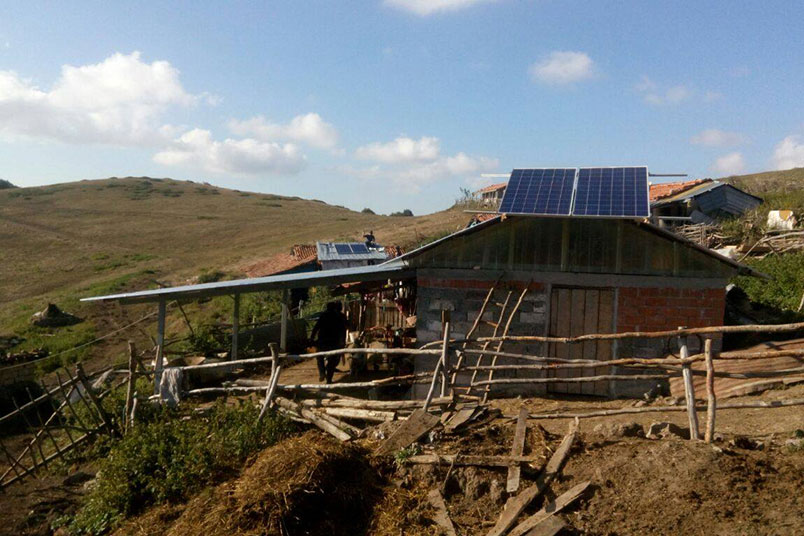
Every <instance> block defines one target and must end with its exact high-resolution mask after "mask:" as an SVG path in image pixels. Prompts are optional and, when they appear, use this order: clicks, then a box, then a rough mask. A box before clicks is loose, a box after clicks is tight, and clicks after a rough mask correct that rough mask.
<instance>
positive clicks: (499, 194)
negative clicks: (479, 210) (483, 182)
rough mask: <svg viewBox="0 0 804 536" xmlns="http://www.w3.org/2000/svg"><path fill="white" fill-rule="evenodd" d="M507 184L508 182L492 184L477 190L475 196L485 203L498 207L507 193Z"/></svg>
mask: <svg viewBox="0 0 804 536" xmlns="http://www.w3.org/2000/svg"><path fill="white" fill-rule="evenodd" d="M507 186H508V183H507V182H500V183H497V184H492V185H489V186H486V187H485V188H481V189H480V190H477V191H476V192H475V193H474V195H475V198H476V199H478V200H479V201H481V202H482V203H483V204H484V205H488V206H490V207H494V208H497V206H498V205H499V204H500V201H501V200H502V198H503V195H505V188H506V187H507Z"/></svg>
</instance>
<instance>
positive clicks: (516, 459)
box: [405, 454, 541, 467]
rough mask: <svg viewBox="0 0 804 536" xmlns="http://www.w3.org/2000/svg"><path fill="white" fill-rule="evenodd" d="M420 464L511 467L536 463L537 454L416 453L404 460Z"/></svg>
mask: <svg viewBox="0 0 804 536" xmlns="http://www.w3.org/2000/svg"><path fill="white" fill-rule="evenodd" d="M405 461H406V462H407V463H415V464H422V465H457V466H478V467H511V466H513V465H521V464H523V463H528V464H537V463H539V462H541V458H540V457H538V456H481V455H474V454H418V455H416V456H411V457H409V458H407V459H406V460H405Z"/></svg>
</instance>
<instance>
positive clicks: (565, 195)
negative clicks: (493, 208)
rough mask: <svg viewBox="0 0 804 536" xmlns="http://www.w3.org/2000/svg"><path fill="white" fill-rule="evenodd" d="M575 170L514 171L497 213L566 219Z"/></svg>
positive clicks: (568, 212) (570, 201)
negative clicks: (550, 216)
mask: <svg viewBox="0 0 804 536" xmlns="http://www.w3.org/2000/svg"><path fill="white" fill-rule="evenodd" d="M575 171H576V170H575V168H555V169H552V168H551V169H515V170H514V171H512V172H511V178H510V179H509V181H508V187H507V188H506V189H505V195H503V199H502V202H501V203H500V210H499V212H503V213H508V214H540V215H552V216H569V214H570V207H571V203H572V191H573V187H574V184H575Z"/></svg>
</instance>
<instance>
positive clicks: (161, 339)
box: [154, 300, 165, 395]
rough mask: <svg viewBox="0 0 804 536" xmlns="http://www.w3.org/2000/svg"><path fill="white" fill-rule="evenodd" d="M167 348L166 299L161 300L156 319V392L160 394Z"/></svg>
mask: <svg viewBox="0 0 804 536" xmlns="http://www.w3.org/2000/svg"><path fill="white" fill-rule="evenodd" d="M164 348H165V300H159V313H158V316H157V319H156V362H155V363H154V394H155V395H158V394H159V384H160V383H161V382H162V369H163V368H164Z"/></svg>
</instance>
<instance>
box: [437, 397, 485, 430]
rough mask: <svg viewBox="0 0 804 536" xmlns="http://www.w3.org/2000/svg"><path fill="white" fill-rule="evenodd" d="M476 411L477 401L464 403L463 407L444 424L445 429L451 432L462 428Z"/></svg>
mask: <svg viewBox="0 0 804 536" xmlns="http://www.w3.org/2000/svg"><path fill="white" fill-rule="evenodd" d="M476 411H477V402H475V403H469V404H466V405H464V406H463V407H462V408H459V409H458V411H457V412H455V414H454V415H453V416H452V417H450V419H449V420H447V422H446V424H445V425H444V429H445V430H446V431H447V432H450V433H452V432H454V431H455V430H456V429H458V428H460V427H461V426H462V425H464V424H465V423H466V422H467V421H469V420H470V419H471V418H472V416H473V415H474V414H475V412H476Z"/></svg>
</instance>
